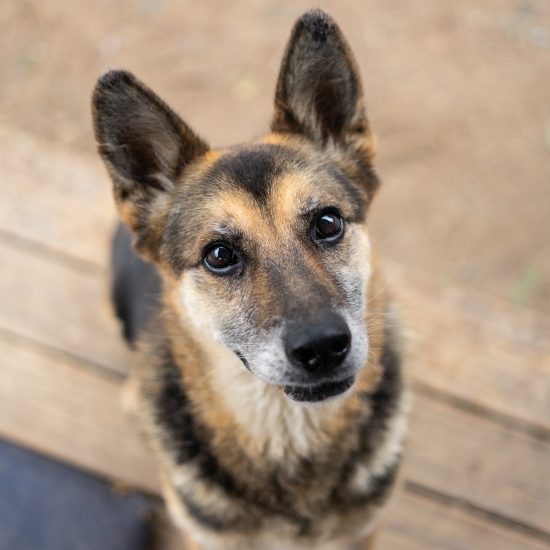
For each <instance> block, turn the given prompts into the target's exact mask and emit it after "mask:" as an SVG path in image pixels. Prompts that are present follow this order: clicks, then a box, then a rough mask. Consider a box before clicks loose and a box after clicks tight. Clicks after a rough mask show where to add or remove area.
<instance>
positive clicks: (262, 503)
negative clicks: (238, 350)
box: [155, 349, 312, 535]
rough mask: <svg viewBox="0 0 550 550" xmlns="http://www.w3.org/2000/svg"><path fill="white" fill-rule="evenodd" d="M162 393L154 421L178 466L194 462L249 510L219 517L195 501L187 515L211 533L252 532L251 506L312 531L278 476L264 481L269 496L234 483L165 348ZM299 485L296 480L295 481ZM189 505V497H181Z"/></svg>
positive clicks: (204, 476)
mask: <svg viewBox="0 0 550 550" xmlns="http://www.w3.org/2000/svg"><path fill="white" fill-rule="evenodd" d="M161 376H162V380H161V391H160V393H159V394H158V395H157V397H156V403H155V410H156V421H157V422H158V423H159V424H160V425H162V426H163V427H164V429H166V430H167V432H168V435H169V437H168V438H166V439H165V441H164V444H165V445H166V446H167V448H168V449H170V450H172V451H173V452H174V453H175V454H176V461H177V462H178V463H179V464H184V463H186V462H190V461H194V462H195V464H196V465H197V466H198V468H199V472H200V477H201V478H202V479H204V480H205V481H208V482H209V483H213V484H216V485H218V486H219V487H220V488H221V489H222V490H223V491H224V492H226V493H227V494H228V495H230V496H231V497H233V498H237V499H239V500H241V502H242V503H243V505H244V506H245V507H246V508H248V509H249V512H247V515H248V520H247V519H246V518H242V519H238V518H220V517H219V516H217V515H216V514H213V513H212V512H211V511H209V510H207V509H205V507H202V506H200V505H199V504H198V503H196V502H194V503H193V502H192V503H191V507H190V508H188V511H189V513H190V514H192V515H193V517H194V518H195V519H196V520H197V521H199V522H202V523H203V524H204V525H205V526H207V527H209V528H211V529H213V530H222V529H232V528H234V527H233V526H236V525H237V524H238V526H239V529H243V528H245V527H246V528H248V529H252V528H254V527H255V526H256V520H255V519H254V514H253V507H256V508H258V509H260V510H262V511H263V512H267V513H268V514H270V515H280V516H283V517H285V518H287V519H288V520H289V521H292V522H293V523H295V524H296V525H297V526H298V528H299V530H300V533H302V534H303V535H305V534H307V533H309V532H310V530H311V526H312V522H311V519H310V518H307V517H304V516H301V515H300V514H299V513H298V512H297V511H295V510H293V508H292V503H291V502H289V499H288V498H287V497H286V496H285V491H284V490H283V489H282V487H281V486H280V483H279V482H278V479H277V478H278V474H277V472H275V473H274V474H272V475H269V477H268V478H267V479H266V485H268V486H271V487H272V491H271V493H270V494H267V495H265V493H264V492H263V491H262V492H261V494H257V493H256V492H255V491H252V490H251V489H249V488H247V487H246V486H243V485H241V484H239V483H237V482H236V480H235V479H234V477H233V476H232V475H231V474H230V473H229V472H227V471H225V469H224V468H222V467H221V466H220V464H219V462H218V459H217V458H216V456H215V455H214V453H213V452H212V447H211V443H210V441H211V438H212V434H211V432H210V430H209V429H208V428H206V427H205V426H203V425H202V424H201V423H200V422H199V421H197V419H196V417H195V416H194V414H193V410H192V404H191V402H190V400H189V398H188V396H187V394H186V392H185V387H184V385H183V380H182V377H181V373H180V372H179V369H178V367H177V366H176V364H175V363H174V360H173V358H172V356H171V353H170V351H169V350H168V349H166V351H165V358H164V361H163V363H162V367H161ZM303 462H304V464H303V467H304V468H305V471H308V470H309V469H310V468H309V467H308V460H307V459H303ZM296 483H297V484H300V481H299V480H296ZM180 496H181V497H182V500H185V502H186V504H188V501H189V498H188V497H185V496H184V495H180Z"/></svg>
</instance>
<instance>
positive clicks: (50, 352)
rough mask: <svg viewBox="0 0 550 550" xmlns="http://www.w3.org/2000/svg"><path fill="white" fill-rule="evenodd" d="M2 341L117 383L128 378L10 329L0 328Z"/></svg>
mask: <svg viewBox="0 0 550 550" xmlns="http://www.w3.org/2000/svg"><path fill="white" fill-rule="evenodd" d="M0 340H3V341H4V342H6V343H8V344H12V345H15V346H17V347H18V348H21V349H23V350H28V349H31V350H33V351H35V352H39V353H42V354H44V355H45V356H46V357H49V358H50V359H54V360H59V359H61V360H63V361H65V362H67V363H70V364H72V365H73V366H77V367H79V368H82V367H85V368H87V369H91V370H94V371H95V372H97V373H98V374H100V375H102V376H105V377H107V378H110V379H111V380H116V381H117V382H121V381H123V380H124V379H125V378H126V377H125V375H124V374H122V373H120V372H117V371H114V370H112V369H110V368H109V367H106V366H104V365H101V364H99V363H94V362H93V361H90V360H88V359H84V358H83V357H79V356H78V355H74V354H72V353H70V352H68V351H64V350H60V349H58V348H56V347H53V346H50V345H48V344H45V343H44V342H40V341H38V340H35V339H34V338H29V337H28V336H23V335H22V334H18V333H16V332H13V331H11V330H9V329H6V328H4V327H1V326H0Z"/></svg>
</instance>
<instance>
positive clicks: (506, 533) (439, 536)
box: [379, 493, 550, 550]
mask: <svg viewBox="0 0 550 550" xmlns="http://www.w3.org/2000/svg"><path fill="white" fill-rule="evenodd" d="M395 504H396V505H395V507H394V509H393V510H390V513H389V514H388V516H387V524H386V525H387V526H386V529H385V531H384V533H383V534H382V537H381V540H380V545H379V547H380V549H391V550H445V549H448V550H466V549H476V550H496V549H498V550H543V549H548V548H550V544H546V543H545V542H543V541H540V540H537V539H535V538H532V537H529V536H526V535H524V534H522V533H518V532H517V531H514V530H512V529H508V528H506V527H503V526H500V525H497V524H494V523H491V522H488V521H487V520H485V519H483V518H479V517H476V516H474V515H472V514H469V513H467V512H464V511H462V510H460V509H459V508H453V507H451V506H445V505H442V504H440V503H437V502H433V501H430V500H428V499H425V498H422V497H419V496H416V495H411V494H408V493H404V494H402V495H400V496H399V498H398V499H397V501H396V503H395Z"/></svg>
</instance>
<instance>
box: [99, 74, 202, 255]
mask: <svg viewBox="0 0 550 550" xmlns="http://www.w3.org/2000/svg"><path fill="white" fill-rule="evenodd" d="M92 115H93V119H94V129H95V136H96V140H97V142H98V149H99V153H100V155H101V157H102V158H103V160H104V161H105V164H106V165H107V169H108V170H109V173H110V175H111V178H112V180H113V185H114V195H115V201H116V203H117V207H118V210H119V212H120V214H121V217H122V219H123V220H124V222H125V223H126V224H127V225H128V227H129V228H130V229H131V230H132V231H133V232H134V233H135V234H136V236H137V239H136V243H135V245H136V248H137V249H138V251H139V252H141V253H142V254H143V255H144V256H146V257H148V258H149V259H152V260H155V259H157V258H156V251H157V250H158V238H159V237H160V229H161V228H160V227H159V226H160V217H161V216H162V213H161V212H160V210H162V209H161V208H160V205H161V203H162V202H163V200H162V199H163V198H164V197H166V196H167V194H168V192H170V191H171V189H172V188H173V187H174V185H175V183H176V181H177V179H178V177H179V176H180V174H181V172H182V171H183V169H184V168H185V167H186V166H187V165H188V164H189V163H191V162H192V161H193V160H195V159H196V158H198V157H199V156H201V155H203V154H204V153H206V152H207V151H208V146H207V144H206V143H205V142H204V141H203V140H202V139H200V138H199V137H198V136H196V135H195V134H194V133H193V131H192V130H191V129H190V128H189V127H188V126H187V125H186V124H185V123H184V122H183V121H182V120H181V119H180V118H179V116H178V115H177V114H176V113H175V112H174V111H172V110H171V109H170V108H169V107H168V106H167V105H166V104H165V103H164V102H163V101H162V100H161V99H159V98H158V97H157V96H156V95H155V94H154V93H153V92H152V91H151V90H150V89H149V88H147V87H146V86H145V85H144V84H142V83H141V82H140V81H139V80H138V79H137V78H135V77H134V76H133V75H132V74H131V73H129V72H125V71H110V72H108V73H107V74H105V75H104V76H102V77H101V78H100V79H99V81H98V83H97V85H96V88H95V90H94V94H93V98H92Z"/></svg>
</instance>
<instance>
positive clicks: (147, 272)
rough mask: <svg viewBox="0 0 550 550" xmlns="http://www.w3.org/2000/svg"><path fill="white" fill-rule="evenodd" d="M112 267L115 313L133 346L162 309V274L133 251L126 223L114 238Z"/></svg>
mask: <svg viewBox="0 0 550 550" xmlns="http://www.w3.org/2000/svg"><path fill="white" fill-rule="evenodd" d="M111 266H112V269H113V280H112V299H113V303H114V306H115V311H116V314H117V316H118V318H119V319H120V320H121V321H122V323H123V334H124V338H125V339H126V341H127V342H128V343H129V344H130V345H132V346H133V345H134V344H135V342H136V340H137V339H138V337H139V336H140V334H141V333H142V332H143V330H144V329H145V327H146V325H147V324H148V322H149V320H150V319H151V318H152V317H153V316H154V315H155V313H156V312H157V311H158V310H159V308H160V293H161V280H160V275H159V273H158V270H157V268H156V266H155V265H154V264H151V263H149V262H146V261H144V260H142V259H141V258H140V257H139V256H137V254H136V253H135V252H134V251H133V250H132V236H131V235H130V232H129V231H128V229H126V226H125V225H124V224H122V223H119V225H118V227H117V230H116V233H115V236H114V239H113V248H112V253H111Z"/></svg>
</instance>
